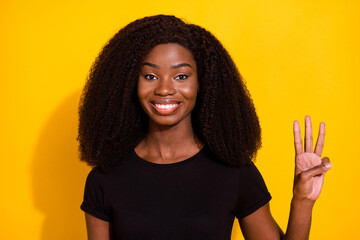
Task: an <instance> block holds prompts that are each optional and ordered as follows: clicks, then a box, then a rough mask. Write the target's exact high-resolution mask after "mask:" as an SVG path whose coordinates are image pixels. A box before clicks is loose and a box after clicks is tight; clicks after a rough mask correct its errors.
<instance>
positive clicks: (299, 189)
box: [293, 116, 332, 202]
mask: <svg viewBox="0 0 360 240" xmlns="http://www.w3.org/2000/svg"><path fill="white" fill-rule="evenodd" d="M324 139H325V124H324V123H320V128H319V134H318V138H317V141H316V146H315V151H313V138H312V125H311V119H310V117H309V116H306V117H305V139H304V141H305V152H303V143H302V140H301V132H300V125H299V122H298V121H295V122H294V143H295V153H296V157H295V179H294V190H293V191H294V199H296V200H301V201H303V200H310V201H311V202H315V200H316V199H317V198H318V197H319V195H320V192H321V188H322V185H323V182H324V174H325V173H326V172H327V170H329V169H330V168H331V167H332V165H331V163H330V161H329V159H328V158H327V157H324V158H323V159H321V154H322V151H323V148H324Z"/></svg>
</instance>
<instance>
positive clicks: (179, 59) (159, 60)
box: [144, 43, 196, 67]
mask: <svg viewBox="0 0 360 240" xmlns="http://www.w3.org/2000/svg"><path fill="white" fill-rule="evenodd" d="M144 62H150V63H153V64H157V65H173V64H179V63H188V64H190V65H193V66H194V67H195V66H196V63H195V60H194V57H193V55H192V53H191V52H190V51H189V50H188V49H186V48H185V47H183V46H181V45H180V44H177V43H166V44H159V45H157V46H155V47H154V48H153V49H151V51H150V52H149V53H148V54H147V55H146V57H145V59H144Z"/></svg>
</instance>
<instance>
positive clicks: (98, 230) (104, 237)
mask: <svg viewBox="0 0 360 240" xmlns="http://www.w3.org/2000/svg"><path fill="white" fill-rule="evenodd" d="M85 220H86V229H87V234H88V240H110V239H111V238H110V223H109V222H106V221H103V220H101V219H99V218H97V217H94V216H93V215H91V214H89V213H85Z"/></svg>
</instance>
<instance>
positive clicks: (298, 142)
mask: <svg viewBox="0 0 360 240" xmlns="http://www.w3.org/2000/svg"><path fill="white" fill-rule="evenodd" d="M293 130H294V145H295V154H296V155H299V154H301V153H303V144H302V139H301V132H300V124H299V122H298V121H294V126H293Z"/></svg>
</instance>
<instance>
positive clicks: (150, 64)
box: [143, 62, 192, 69]
mask: <svg viewBox="0 0 360 240" xmlns="http://www.w3.org/2000/svg"><path fill="white" fill-rule="evenodd" d="M143 65H147V66H150V67H153V68H156V69H159V68H160V67H159V65H156V64H153V63H149V62H144V63H143ZM181 67H189V68H192V67H191V65H190V64H188V63H179V64H176V65H173V66H171V68H181Z"/></svg>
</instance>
